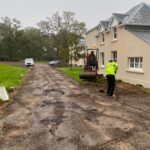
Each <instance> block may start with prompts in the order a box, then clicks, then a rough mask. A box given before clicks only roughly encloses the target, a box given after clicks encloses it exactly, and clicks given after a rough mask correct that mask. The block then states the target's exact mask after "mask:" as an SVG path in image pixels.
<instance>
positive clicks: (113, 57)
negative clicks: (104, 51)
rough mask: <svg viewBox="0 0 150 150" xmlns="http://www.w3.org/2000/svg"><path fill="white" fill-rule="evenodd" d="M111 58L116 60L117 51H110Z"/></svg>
mask: <svg viewBox="0 0 150 150" xmlns="http://www.w3.org/2000/svg"><path fill="white" fill-rule="evenodd" d="M111 59H112V60H114V61H116V62H117V51H112V52H111Z"/></svg>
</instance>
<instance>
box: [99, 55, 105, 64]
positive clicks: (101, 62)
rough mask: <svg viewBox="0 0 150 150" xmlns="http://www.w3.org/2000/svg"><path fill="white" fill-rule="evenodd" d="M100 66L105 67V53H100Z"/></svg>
mask: <svg viewBox="0 0 150 150" xmlns="http://www.w3.org/2000/svg"><path fill="white" fill-rule="evenodd" d="M100 64H101V67H104V64H105V59H104V53H100Z"/></svg>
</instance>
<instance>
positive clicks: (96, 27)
mask: <svg viewBox="0 0 150 150" xmlns="http://www.w3.org/2000/svg"><path fill="white" fill-rule="evenodd" d="M98 27H99V25H97V26H95V27H94V28H92V29H90V30H88V31H87V32H86V33H85V34H87V33H89V32H91V31H93V30H95V29H98Z"/></svg>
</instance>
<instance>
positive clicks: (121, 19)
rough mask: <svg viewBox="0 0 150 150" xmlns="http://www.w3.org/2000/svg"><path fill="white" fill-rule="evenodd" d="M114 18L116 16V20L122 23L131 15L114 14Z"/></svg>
mask: <svg viewBox="0 0 150 150" xmlns="http://www.w3.org/2000/svg"><path fill="white" fill-rule="evenodd" d="M113 16H115V18H116V19H117V20H118V21H120V22H122V21H123V20H124V19H125V18H126V17H128V16H129V15H127V14H117V13H113Z"/></svg>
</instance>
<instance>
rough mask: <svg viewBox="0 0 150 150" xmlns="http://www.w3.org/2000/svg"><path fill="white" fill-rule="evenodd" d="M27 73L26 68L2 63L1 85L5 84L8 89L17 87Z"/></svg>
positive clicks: (0, 67)
mask: <svg viewBox="0 0 150 150" xmlns="http://www.w3.org/2000/svg"><path fill="white" fill-rule="evenodd" d="M26 73H27V69H26V68H22V67H16V66H11V65H6V64H0V86H5V87H6V89H10V87H17V86H18V85H20V84H21V81H22V78H23V77H24V75H25V74H26Z"/></svg>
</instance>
